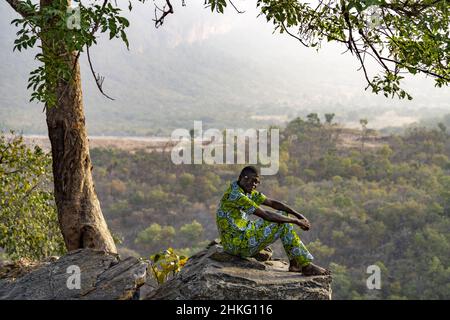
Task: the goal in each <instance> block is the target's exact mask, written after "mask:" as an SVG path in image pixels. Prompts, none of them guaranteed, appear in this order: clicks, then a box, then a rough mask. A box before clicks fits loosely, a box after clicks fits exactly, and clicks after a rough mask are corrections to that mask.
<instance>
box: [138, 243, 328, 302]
mask: <svg viewBox="0 0 450 320" xmlns="http://www.w3.org/2000/svg"><path fill="white" fill-rule="evenodd" d="M268 259H269V260H267V261H258V260H261V259H258V260H256V259H255V258H245V259H243V258H239V257H236V256H232V255H229V254H227V253H226V252H224V251H223V248H222V246H220V244H218V243H217V242H213V243H211V244H210V245H209V247H208V248H206V250H204V251H201V252H199V253H197V254H196V255H194V256H192V257H191V258H190V259H189V261H188V262H187V264H186V265H185V266H184V268H183V269H182V270H181V272H180V273H179V274H178V275H177V276H176V277H174V278H173V279H171V280H169V281H167V282H166V283H164V284H163V285H162V286H161V287H159V288H158V289H156V290H154V291H152V292H150V293H148V294H147V295H146V296H145V297H143V298H144V299H150V300H154V299H156V300H157V299H177V300H178V299H195V300H197V299H199V300H202V299H217V300H229V299H233V300H241V299H243V300H254V299H273V300H330V299H331V281H332V278H331V276H314V277H305V276H303V275H302V274H300V273H295V272H288V267H289V266H288V263H287V262H285V261H281V260H270V258H269V257H268Z"/></svg>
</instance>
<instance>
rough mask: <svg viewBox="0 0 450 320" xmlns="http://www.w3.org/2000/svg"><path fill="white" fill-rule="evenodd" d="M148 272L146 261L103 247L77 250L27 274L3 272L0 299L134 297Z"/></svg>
mask: <svg viewBox="0 0 450 320" xmlns="http://www.w3.org/2000/svg"><path fill="white" fill-rule="evenodd" d="M78 271H79V272H78ZM146 274H147V263H146V262H144V261H140V260H138V259H136V258H127V259H124V260H120V259H119V258H118V256H117V255H111V254H107V253H105V252H103V251H97V250H90V249H83V250H76V251H73V252H70V253H68V254H67V255H65V256H63V257H61V258H59V259H51V260H49V261H46V262H43V263H41V264H40V265H39V266H33V268H31V269H30V270H27V272H26V273H25V274H21V273H17V272H14V270H12V271H11V272H10V274H9V275H8V273H5V274H3V275H2V279H0V299H13V300H16V299H33V300H41V299H45V300H53V299H57V300H68V299H92V300H95V299H104V300H117V299H132V298H136V297H138V293H139V287H140V286H141V285H142V284H143V283H144V282H145V281H146ZM78 276H79V277H78ZM78 280H79V281H78Z"/></svg>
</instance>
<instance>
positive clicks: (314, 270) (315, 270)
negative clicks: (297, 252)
mask: <svg viewBox="0 0 450 320" xmlns="http://www.w3.org/2000/svg"><path fill="white" fill-rule="evenodd" d="M289 271H291V272H301V273H302V274H303V275H304V276H306V277H309V276H326V275H330V274H331V271H330V270H328V269H325V268H322V267H319V266H317V265H315V264H313V263H310V264H308V265H306V266H304V267H299V266H298V265H297V264H296V263H295V262H293V261H291V262H290V264H289Z"/></svg>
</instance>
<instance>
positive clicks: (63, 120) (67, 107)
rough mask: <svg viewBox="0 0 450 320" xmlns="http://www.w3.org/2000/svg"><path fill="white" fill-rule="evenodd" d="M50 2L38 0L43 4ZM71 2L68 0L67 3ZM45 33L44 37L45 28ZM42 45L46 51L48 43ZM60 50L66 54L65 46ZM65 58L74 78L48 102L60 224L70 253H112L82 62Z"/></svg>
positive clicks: (60, 84)
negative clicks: (95, 170)
mask: <svg viewBox="0 0 450 320" xmlns="http://www.w3.org/2000/svg"><path fill="white" fill-rule="evenodd" d="M52 1H53V0H41V8H42V7H44V6H45V5H49V4H51V2H52ZM70 2H71V1H70V0H68V1H67V3H68V5H70ZM43 35H44V37H45V31H44V34H43ZM49 41H53V39H49ZM53 43H54V42H53ZM42 44H43V45H42V50H43V54H44V55H45V53H46V45H45V44H44V42H43V43H42ZM47 49H48V48H47ZM59 49H60V50H61V52H62V53H65V52H64V47H63V45H62V46H61V47H60V48H59ZM67 56H69V57H70V58H69V59H67V63H68V64H70V67H71V68H72V67H73V66H74V68H73V69H74V70H73V75H72V80H71V81H69V82H67V81H63V80H60V81H59V82H58V84H57V88H56V98H57V104H56V106H53V107H49V106H46V117H47V127H48V135H49V138H50V143H51V148H52V159H53V178H54V194H55V201H56V206H57V209H58V219H59V225H60V228H61V231H62V234H63V238H64V241H65V244H66V247H67V249H68V250H69V251H72V250H75V249H79V248H93V249H100V250H105V251H108V252H112V253H116V252H117V249H116V246H115V244H114V241H113V238H112V236H111V234H110V232H109V230H108V227H107V225H106V221H105V219H104V217H103V214H102V210H101V208H100V202H99V200H98V198H97V194H96V192H95V188H94V182H93V179H92V169H93V167H92V163H91V158H90V155H89V141H88V138H87V133H86V126H85V117H84V108H83V95H82V90H81V76H80V65H79V62H78V60H76V53H75V52H71V53H70V54H69V55H67Z"/></svg>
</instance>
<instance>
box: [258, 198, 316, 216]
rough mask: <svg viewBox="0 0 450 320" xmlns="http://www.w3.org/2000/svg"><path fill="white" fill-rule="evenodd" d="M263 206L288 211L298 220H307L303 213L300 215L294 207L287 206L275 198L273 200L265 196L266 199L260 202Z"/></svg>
mask: <svg viewBox="0 0 450 320" xmlns="http://www.w3.org/2000/svg"><path fill="white" fill-rule="evenodd" d="M262 204H263V205H265V206H268V207H271V208H273V209H275V210H280V211H284V212H287V213H290V214H292V215H294V216H296V217H297V218H298V219H300V220H308V219H306V218H305V216H304V215H302V214H301V213H299V212H297V211H295V210H294V209H292V208H290V207H288V206H287V205H285V204H284V203H282V202H280V201H277V200H273V199H269V198H266V200H264V202H263V203H262Z"/></svg>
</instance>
